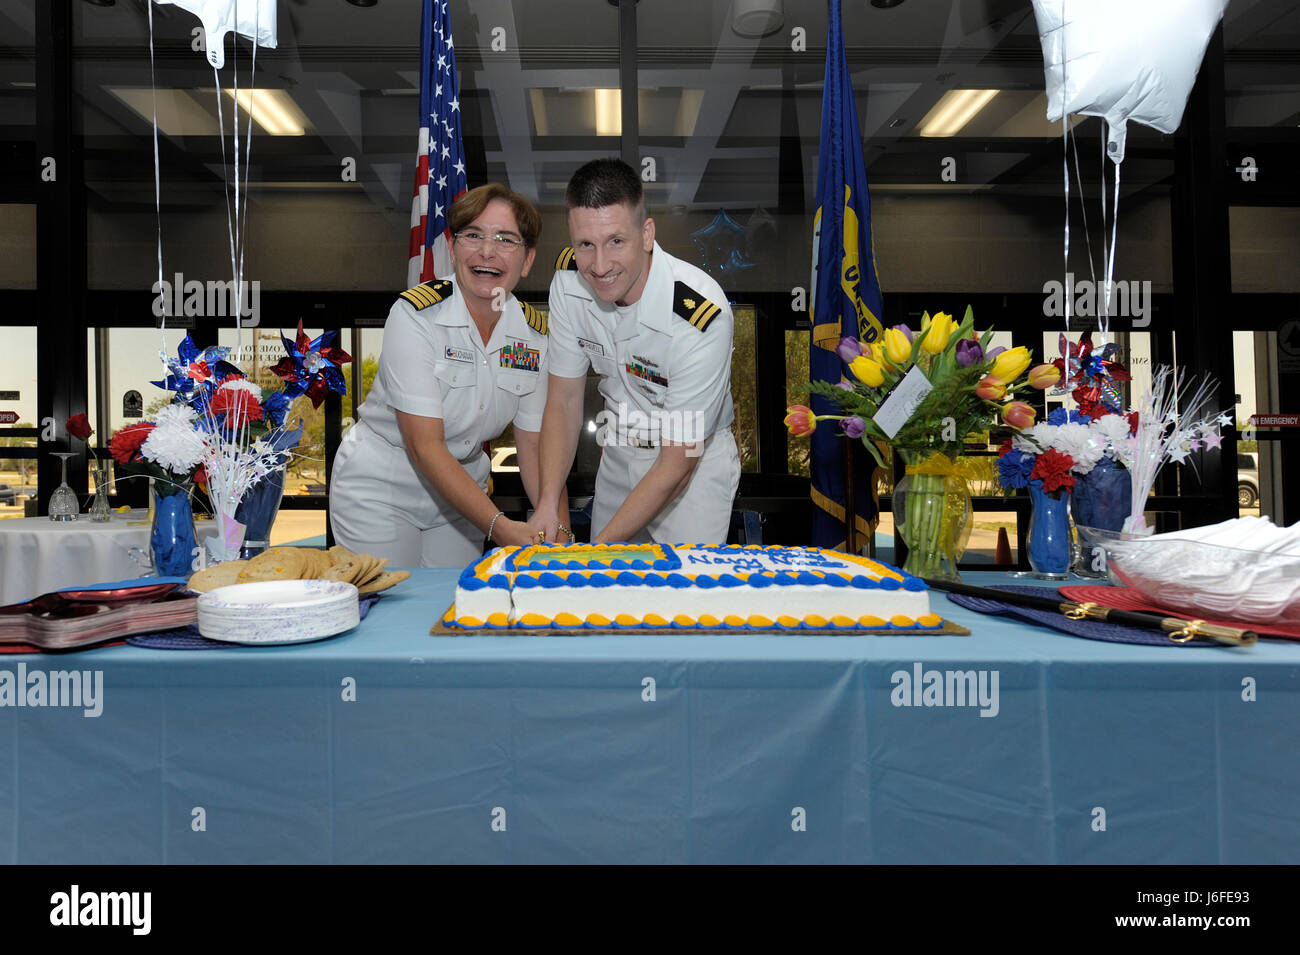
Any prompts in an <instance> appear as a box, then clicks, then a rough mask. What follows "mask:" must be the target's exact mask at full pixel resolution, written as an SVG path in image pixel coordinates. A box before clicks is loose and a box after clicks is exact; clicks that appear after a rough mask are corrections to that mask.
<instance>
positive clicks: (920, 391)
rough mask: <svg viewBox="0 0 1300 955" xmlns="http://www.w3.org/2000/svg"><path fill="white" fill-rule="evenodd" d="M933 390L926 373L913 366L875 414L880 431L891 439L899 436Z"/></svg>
mask: <svg viewBox="0 0 1300 955" xmlns="http://www.w3.org/2000/svg"><path fill="white" fill-rule="evenodd" d="M933 390H934V385H932V384H930V379H928V378H926V377H925V373H924V372H923V371H921V369H920V368H918V367H917V366H916V365H913V366H912V369H911V370H910V371H909V372H908V373H907V374H906V375H904V376H903V379H902V380H901V381H900V382H899V383H898V384H897V385H895V386H894V389H893V390H892V391H891V392H890V393H889V397H887V398H886V399H885V400H884V402H882V403H881V405H880V410H879V411H877V412H876V413H875V416H874V420H875V422H876V424H878V425H879V426H880V430H881V431H883V432H885V434H887V435H889V436H890V437H891V438H892V437H893V436H894V435H896V434H898V432H899V429H901V428H902V427H903V425H905V424H907V419H909V418H910V417H912V413H913V412H914V411H916V407H917V405H919V404H920V403H921V402H922V401H924V400H925V396H926V395H928V394H929V393H930V392H931V391H933Z"/></svg>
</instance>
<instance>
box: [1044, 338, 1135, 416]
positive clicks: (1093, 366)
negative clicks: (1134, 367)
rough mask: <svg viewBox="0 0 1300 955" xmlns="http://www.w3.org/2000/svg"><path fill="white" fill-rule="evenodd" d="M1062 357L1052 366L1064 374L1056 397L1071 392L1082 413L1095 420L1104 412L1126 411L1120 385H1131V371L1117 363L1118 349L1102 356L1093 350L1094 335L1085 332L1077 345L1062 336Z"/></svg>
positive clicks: (1110, 348)
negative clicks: (1129, 383) (1127, 382)
mask: <svg viewBox="0 0 1300 955" xmlns="http://www.w3.org/2000/svg"><path fill="white" fill-rule="evenodd" d="M1060 349H1061V357H1060V358H1057V359H1056V360H1055V361H1053V362H1052V364H1053V365H1055V366H1056V368H1057V370H1058V371H1060V373H1061V383H1060V385H1059V386H1058V387H1057V389H1056V390H1055V391H1054V392H1053V393H1054V394H1063V393H1064V392H1065V391H1067V390H1068V391H1070V393H1071V394H1072V395H1073V396H1074V400H1075V401H1076V402H1078V404H1079V410H1080V411H1082V412H1083V413H1084V414H1086V415H1089V416H1091V417H1093V418H1098V417H1100V416H1101V415H1102V414H1104V413H1105V412H1111V413H1113V414H1119V413H1120V412H1121V411H1122V410H1123V408H1124V401H1123V399H1122V398H1121V397H1120V393H1119V385H1118V384H1117V383H1118V382H1121V381H1132V380H1133V376H1132V375H1130V374H1129V373H1128V370H1127V369H1126V368H1125V367H1124V366H1123V365H1121V364H1120V363H1119V362H1117V361H1115V357H1116V356H1117V355H1118V354H1119V345H1117V344H1116V343H1115V342H1111V343H1109V344H1108V345H1106V346H1105V347H1104V348H1102V350H1101V351H1100V352H1096V351H1094V350H1093V347H1092V331H1091V330H1089V331H1086V332H1084V333H1083V335H1082V336H1081V337H1080V339H1079V342H1078V344H1074V343H1073V342H1071V341H1070V340H1069V339H1067V338H1066V337H1065V335H1064V333H1062V334H1061V336H1060Z"/></svg>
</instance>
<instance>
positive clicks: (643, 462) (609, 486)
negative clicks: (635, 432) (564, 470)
mask: <svg viewBox="0 0 1300 955" xmlns="http://www.w3.org/2000/svg"><path fill="white" fill-rule="evenodd" d="M658 457H659V449H658V448H649V449H645V448H635V447H628V446H627V445H623V444H613V445H609V446H607V447H605V448H604V450H603V452H602V454H601V456H600V468H599V470H597V472H596V498H595V500H594V501H593V502H592V505H591V534H592V537H595V536H596V535H597V534H599V533H600V532H601V530H603V529H604V527H605V525H606V524H608V523H609V522H610V520H611V519H613V517H614V514H615V512H616V511H618V509H619V508H620V507H622V505H623V502H624V501H625V500H627V496H628V495H629V494H631V493H632V488H634V487H636V485H637V484H638V483H639V482H640V480H641V479H642V478H643V477H645V475H646V472H648V471H649V470H650V467H651V465H653V464H654V463H655V460H656V459H657V458H658ZM739 486H740V455H739V454H738V453H737V452H736V439H735V438H734V437H732V434H731V429H730V428H726V429H723V430H721V431H715V432H714V433H713V434H712V435H711V436H710V437H709V439H708V440H707V441H705V442H704V453H703V454H702V455H701V458H700V463H699V464H697V465H696V466H695V471H694V472H693V473H692V474H691V479H690V481H689V482H688V483H687V485H686V490H684V491H683V492H682V493H681V494H680V495H678V496H677V498H675V499H674V500H671V501H669V502H668V503H667V504H665V505H664V507H663V510H661V511H660V512H659V513H658V514H657V515H655V517H654V519H653V520H651V521H650V523H649V524H647V525H646V526H645V528H644V529H643V530H642V531H641V532H640V533H639V534H637V535H636V537H634V538H633V541H634V542H637V543H644V542H646V541H649V540H654V541H655V542H656V543H660V544H725V543H726V542H727V531H728V529H729V528H730V527H731V506H732V502H733V501H735V499H736V488H738V487H739Z"/></svg>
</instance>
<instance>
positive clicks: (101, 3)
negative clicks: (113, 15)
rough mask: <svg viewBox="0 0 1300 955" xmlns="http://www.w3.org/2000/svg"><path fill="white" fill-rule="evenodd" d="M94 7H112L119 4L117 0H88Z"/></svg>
mask: <svg viewBox="0 0 1300 955" xmlns="http://www.w3.org/2000/svg"><path fill="white" fill-rule="evenodd" d="M86 2H87V3H88V4H90V5H91V6H92V7H111V6H113V5H114V4H116V3H117V0H86Z"/></svg>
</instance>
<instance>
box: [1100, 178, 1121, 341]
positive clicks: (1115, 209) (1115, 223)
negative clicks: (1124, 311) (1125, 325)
mask: <svg viewBox="0 0 1300 955" xmlns="http://www.w3.org/2000/svg"><path fill="white" fill-rule="evenodd" d="M1120 165H1121V164H1120V163H1115V201H1114V202H1113V203H1112V206H1111V220H1110V222H1111V225H1110V230H1111V231H1110V250H1109V253H1108V255H1107V257H1106V313H1105V315H1103V316H1102V320H1101V346H1102V347H1103V348H1104V347H1105V346H1106V329H1107V328H1108V327H1109V324H1110V294H1111V285H1112V282H1111V277H1112V276H1113V275H1114V274H1115V240H1116V238H1117V237H1118V235H1119V171H1120ZM1104 191H1105V190H1103V192H1104Z"/></svg>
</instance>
